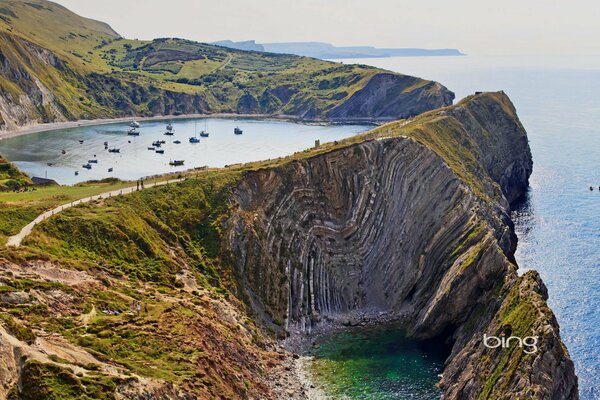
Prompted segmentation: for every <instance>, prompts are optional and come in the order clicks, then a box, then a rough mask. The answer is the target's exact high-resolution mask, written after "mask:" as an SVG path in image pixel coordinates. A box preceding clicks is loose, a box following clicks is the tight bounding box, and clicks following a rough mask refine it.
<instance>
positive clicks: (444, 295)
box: [224, 93, 578, 399]
mask: <svg viewBox="0 0 600 400" xmlns="http://www.w3.org/2000/svg"><path fill="white" fill-rule="evenodd" d="M531 170H532V161H531V154H530V151H529V146H528V144H527V137H526V133H525V131H524V129H523V127H522V125H521V124H520V122H519V120H518V118H517V116H516V113H515V110H514V107H513V106H512V104H511V103H510V100H509V99H508V98H507V97H506V96H505V95H504V94H503V93H485V94H480V95H476V96H474V97H471V98H468V99H466V100H465V101H463V102H461V103H459V104H458V105H456V106H453V107H448V108H446V109H442V110H438V111H434V112H431V113H428V114H426V115H423V116H420V117H418V118H416V119H415V120H414V121H413V122H411V123H409V124H406V125H402V124H401V123H393V124H389V125H385V126H383V127H381V128H380V129H379V130H377V131H375V132H374V133H372V134H371V139H370V140H365V141H362V142H359V143H355V144H350V145H345V146H341V147H339V148H336V149H334V150H330V151H326V152H324V153H322V154H319V155H315V156H312V157H309V158H305V159H301V160H298V161H294V162H291V163H286V164H284V165H282V166H280V167H277V168H270V169H262V170H257V171H254V172H249V173H247V174H246V176H245V177H244V179H243V180H242V182H241V183H240V184H239V186H238V187H237V190H236V192H235V195H234V197H235V202H236V203H237V206H236V207H235V210H234V212H233V213H232V216H231V217H230V219H229V221H228V223H227V224H226V225H227V229H226V234H227V238H228V241H227V243H226V244H225V245H224V247H225V248H226V250H225V252H226V253H227V255H228V256H229V259H230V260H232V262H233V263H234V265H235V270H236V273H237V275H238V281H239V282H240V285H239V289H238V290H239V294H240V296H242V297H244V298H246V299H247V301H248V302H249V303H250V304H251V305H252V306H253V308H254V309H255V311H256V313H257V315H259V316H260V317H261V318H262V319H264V320H265V321H266V322H267V323H269V324H272V326H273V327H278V326H279V327H280V328H279V329H280V330H281V331H285V330H287V331H291V332H308V333H309V332H310V331H311V330H312V329H313V327H315V326H319V324H321V323H322V322H323V321H329V322H331V323H340V322H342V321H344V320H347V319H348V318H349V316H352V315H356V314H360V315H363V316H366V317H368V318H369V319H370V320H376V319H378V318H380V316H381V315H385V316H386V318H387V319H389V318H390V317H391V318H395V319H398V320H401V321H403V322H405V323H406V324H407V326H408V327H409V334H410V335H412V336H413V337H415V338H417V339H432V340H441V341H444V342H445V343H446V344H447V347H448V349H449V351H450V356H449V357H448V359H447V363H446V367H445V372H444V377H443V379H442V381H441V387H442V389H443V392H444V398H449V399H471V398H480V399H488V398H490V399H491V398H511V399H512V398H514V399H517V398H519V399H520V398H536V399H546V398H548V399H549V398H552V399H576V398H578V394H577V378H576V376H575V373H574V368H573V363H572V361H571V360H570V358H569V355H568V352H567V350H566V349H565V347H564V345H563V344H562V342H561V340H560V336H559V328H558V324H557V322H556V320H555V318H554V316H553V314H552V312H551V310H550V309H549V308H548V307H547V305H546V297H547V295H546V291H545V287H544V286H543V283H542V282H541V280H540V279H539V277H538V276H537V275H536V274H535V273H528V274H526V275H525V276H523V277H519V276H518V274H517V265H516V264H515V262H514V249H515V247H516V237H515V235H514V232H513V229H512V223H511V221H510V217H509V204H510V202H511V201H514V200H515V199H517V198H518V197H520V196H521V195H523V193H524V190H525V188H526V187H527V185H528V177H529V175H530V174H531ZM484 334H487V335H488V336H489V335H494V336H501V335H502V334H508V336H511V335H512V336H515V335H516V336H520V337H526V336H538V337H539V342H538V350H537V352H535V353H532V354H528V353H526V352H524V350H526V349H525V348H523V347H518V346H516V345H515V342H514V341H513V342H512V345H511V346H510V347H509V348H496V349H489V348H487V347H485V346H484V343H483V335H484Z"/></svg>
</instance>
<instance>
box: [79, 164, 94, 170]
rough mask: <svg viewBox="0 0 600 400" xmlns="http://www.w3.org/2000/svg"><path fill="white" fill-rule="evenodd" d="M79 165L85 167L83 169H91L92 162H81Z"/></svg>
mask: <svg viewBox="0 0 600 400" xmlns="http://www.w3.org/2000/svg"><path fill="white" fill-rule="evenodd" d="M81 167H82V168H85V169H92V164H90V163H87V164H83V165H82V166H81Z"/></svg>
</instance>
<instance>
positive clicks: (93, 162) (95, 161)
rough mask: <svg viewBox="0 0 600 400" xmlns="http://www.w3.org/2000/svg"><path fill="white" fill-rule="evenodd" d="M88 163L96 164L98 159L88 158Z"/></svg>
mask: <svg viewBox="0 0 600 400" xmlns="http://www.w3.org/2000/svg"><path fill="white" fill-rule="evenodd" d="M88 164H98V160H88Z"/></svg>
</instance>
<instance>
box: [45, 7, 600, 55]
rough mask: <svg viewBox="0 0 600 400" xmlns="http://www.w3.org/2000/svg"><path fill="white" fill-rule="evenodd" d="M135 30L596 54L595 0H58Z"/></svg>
mask: <svg viewBox="0 0 600 400" xmlns="http://www.w3.org/2000/svg"><path fill="white" fill-rule="evenodd" d="M55 1H56V2H58V3H60V4H62V5H64V6H66V7H67V8H69V9H71V10H73V11H75V12H76V13H78V14H80V15H83V16H85V17H89V18H94V19H97V20H101V21H104V22H107V23H109V24H110V25H111V26H112V27H113V29H115V30H116V31H117V32H119V33H120V34H121V35H122V36H124V37H126V38H130V39H136V38H137V39H153V38H157V37H181V38H186V39H193V40H197V41H202V42H210V41H216V40H223V39H230V40H236V41H237V40H250V39H255V40H256V41H257V42H259V43H268V42H290V41H320V42H329V43H332V44H335V45H338V46H351V45H372V46H377V47H420V48H458V49H460V50H461V51H463V52H465V53H468V54H477V55H520V54H532V55H542V54H543V55H571V54H578V55H585V54H594V55H599V54H600V40H598V38H600V2H599V1H598V0H570V1H567V0H501V1H490V0H211V1H205V0H55Z"/></svg>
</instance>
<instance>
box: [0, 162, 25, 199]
mask: <svg viewBox="0 0 600 400" xmlns="http://www.w3.org/2000/svg"><path fill="white" fill-rule="evenodd" d="M29 184H31V179H29V177H28V176H27V175H26V174H25V173H23V172H21V171H20V170H19V169H18V168H17V167H15V166H14V165H13V164H11V163H9V162H8V161H6V160H5V159H4V158H2V156H0V192H3V191H7V190H13V189H17V188H21V187H24V186H27V185H29Z"/></svg>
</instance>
